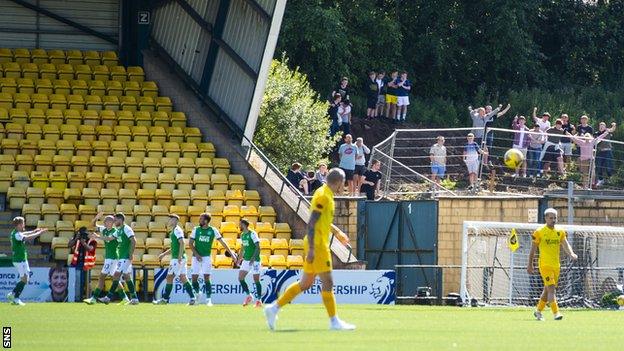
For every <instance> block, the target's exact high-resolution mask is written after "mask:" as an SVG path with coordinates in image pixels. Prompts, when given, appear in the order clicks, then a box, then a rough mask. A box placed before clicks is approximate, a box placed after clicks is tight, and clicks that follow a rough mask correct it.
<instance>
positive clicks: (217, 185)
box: [210, 173, 229, 192]
mask: <svg viewBox="0 0 624 351" xmlns="http://www.w3.org/2000/svg"><path fill="white" fill-rule="evenodd" d="M210 183H211V184H212V189H214V190H221V191H223V192H225V191H226V190H228V187H229V185H228V179H227V176H226V175H225V174H220V173H214V174H212V175H211V176H210Z"/></svg>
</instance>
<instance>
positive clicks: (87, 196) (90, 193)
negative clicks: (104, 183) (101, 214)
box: [82, 188, 110, 207]
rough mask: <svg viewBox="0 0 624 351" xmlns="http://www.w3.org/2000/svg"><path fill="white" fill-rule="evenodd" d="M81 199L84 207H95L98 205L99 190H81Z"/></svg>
mask: <svg viewBox="0 0 624 351" xmlns="http://www.w3.org/2000/svg"><path fill="white" fill-rule="evenodd" d="M82 198H83V199H84V204H85V205H89V206H94V207H97V206H98V205H99V204H100V190H98V189H97V188H83V189H82ZM109 206H110V205H109Z"/></svg>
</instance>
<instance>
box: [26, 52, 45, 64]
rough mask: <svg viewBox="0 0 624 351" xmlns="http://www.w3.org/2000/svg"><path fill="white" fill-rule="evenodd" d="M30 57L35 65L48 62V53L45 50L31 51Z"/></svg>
mask: <svg viewBox="0 0 624 351" xmlns="http://www.w3.org/2000/svg"><path fill="white" fill-rule="evenodd" d="M30 57H31V60H32V62H33V63H35V64H40V63H47V62H48V53H47V52H46V51H45V50H44V49H32V50H31V51H30Z"/></svg>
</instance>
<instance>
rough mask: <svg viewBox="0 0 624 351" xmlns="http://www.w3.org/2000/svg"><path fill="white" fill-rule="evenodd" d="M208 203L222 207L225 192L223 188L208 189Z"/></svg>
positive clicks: (223, 205)
mask: <svg viewBox="0 0 624 351" xmlns="http://www.w3.org/2000/svg"><path fill="white" fill-rule="evenodd" d="M208 197H209V198H210V205H211V206H216V207H218V208H221V209H223V207H225V192H224V191H223V190H209V191H208Z"/></svg>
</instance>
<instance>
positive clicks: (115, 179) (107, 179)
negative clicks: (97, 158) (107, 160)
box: [104, 173, 122, 191]
mask: <svg viewBox="0 0 624 351" xmlns="http://www.w3.org/2000/svg"><path fill="white" fill-rule="evenodd" d="M104 187H105V188H106V189H113V190H115V191H119V190H120V189H121V188H122V181H121V174H110V173H107V174H104Z"/></svg>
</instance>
